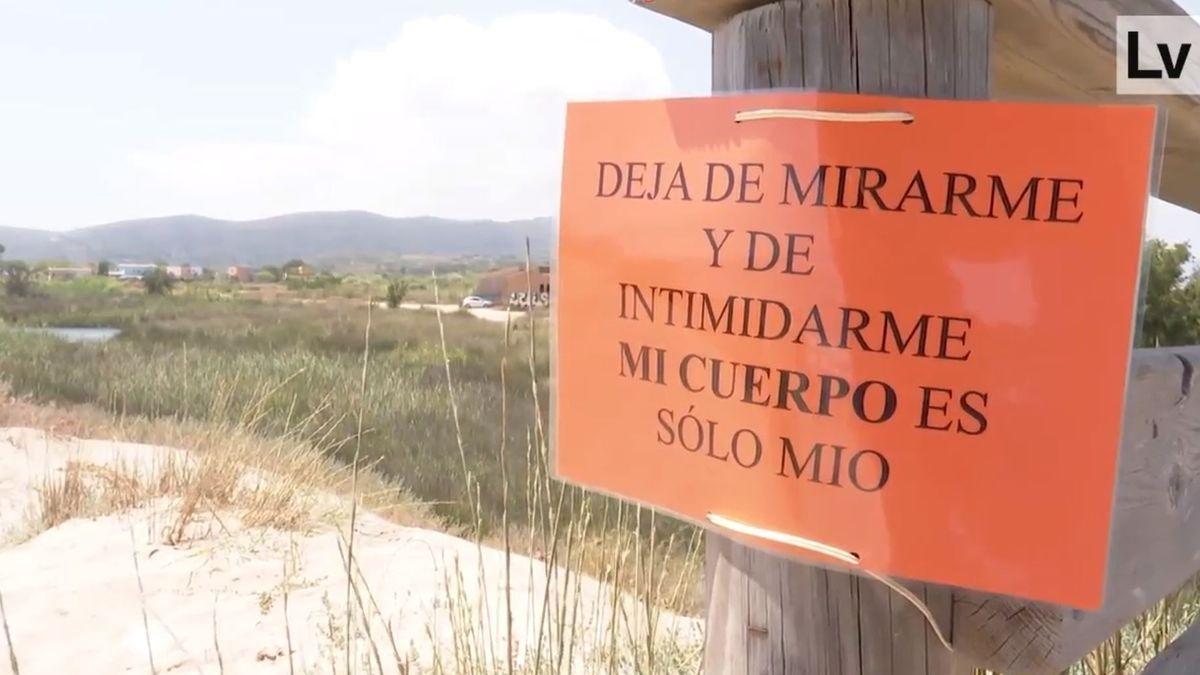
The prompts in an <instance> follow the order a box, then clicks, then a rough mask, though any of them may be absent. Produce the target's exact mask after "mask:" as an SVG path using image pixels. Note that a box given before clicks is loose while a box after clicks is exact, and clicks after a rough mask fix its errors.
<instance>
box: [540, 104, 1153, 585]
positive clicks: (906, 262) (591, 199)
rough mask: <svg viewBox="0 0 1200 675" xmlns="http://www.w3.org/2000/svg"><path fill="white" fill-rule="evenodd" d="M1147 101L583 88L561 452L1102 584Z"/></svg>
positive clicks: (792, 521) (778, 540)
mask: <svg viewBox="0 0 1200 675" xmlns="http://www.w3.org/2000/svg"><path fill="white" fill-rule="evenodd" d="M830 113H832V114H830ZM1154 124H1155V113H1154V110H1153V109H1152V108H1149V107H1125V106H1076V105H1043V104H1028V103H996V102H952V101H933V100H910V99H894V98H878V97H865V96H849V95H832V94H756V95H746V96H733V97H726V98H706V99H688V100H669V101H638V102H615V103H583V104H573V105H571V106H570V107H569V109H568V114H567V138H566V151H565V165H564V170H563V171H564V173H563V193H562V216H561V223H560V226H559V250H558V262H557V266H558V269H557V275H558V276H557V280H556V283H557V286H556V288H555V291H556V297H555V302H556V303H557V307H556V311H557V315H556V317H555V322H556V327H555V331H556V343H555V349H556V358H555V373H554V376H555V391H554V395H555V418H554V424H555V433H554V453H555V463H556V467H557V472H558V475H559V476H560V477H561V478H563V479H565V480H568V481H571V482H574V483H578V484H580V485H584V486H587V487H590V488H593V489H596V490H599V491H601V492H605V493H609V494H612V495H617V496H620V497H623V498H626V499H631V500H636V501H638V502H642V503H646V504H650V505H652V506H654V507H656V508H659V509H661V510H663V511H666V512H669V513H672V514H675V515H677V516H679V517H682V518H685V519H688V520H690V521H693V522H695V523H698V524H701V525H705V526H708V527H716V528H718V529H721V530H722V531H724V532H727V533H731V534H734V533H735V532H738V531H740V532H741V534H735V536H739V537H741V538H743V539H744V540H745V541H748V542H750V543H754V544H756V545H760V546H762V547H763V548H767V549H771V550H774V551H777V552H780V553H787V554H791V555H795V556H800V557H802V558H804V559H805V560H807V561H810V562H816V563H828V564H831V565H857V566H859V567H861V568H864V569H868V570H871V571H875V572H878V573H883V574H889V575H895V576H899V577H905V578H913V579H922V580H929V581H934V582H939V583H946V584H952V585H958V586H967V587H972V588H978V589H983V590H986V591H991V592H996V593H1004V594H1010V595H1017V596H1023V597H1027V598H1033V599H1037V600H1044V601H1051V602H1056V603H1061V604H1067V605H1071V606H1075V607H1081V608H1096V607H1098V606H1099V605H1100V604H1101V601H1102V594H1103V586H1104V574H1105V562H1106V556H1107V549H1108V531H1109V522H1110V511H1111V507H1112V501H1113V481H1114V474H1115V469H1116V463H1117V453H1118V448H1119V446H1120V437H1121V421H1122V413H1123V409H1124V396H1125V388H1126V379H1127V371H1128V367H1129V358H1130V347H1131V342H1132V333H1133V329H1132V326H1133V320H1134V314H1135V305H1136V298H1137V286H1138V273H1139V261H1140V256H1141V247H1142V226H1143V219H1144V215H1145V208H1146V202H1147V188H1148V184H1149V176H1150V163H1151V156H1152V139H1153V134H1154ZM747 533H750V534H747Z"/></svg>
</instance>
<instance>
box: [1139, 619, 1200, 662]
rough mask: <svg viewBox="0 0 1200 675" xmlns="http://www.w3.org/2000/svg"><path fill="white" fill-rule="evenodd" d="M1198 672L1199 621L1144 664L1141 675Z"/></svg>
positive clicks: (1199, 655)
mask: <svg viewBox="0 0 1200 675" xmlns="http://www.w3.org/2000/svg"><path fill="white" fill-rule="evenodd" d="M1198 670H1200V621H1198V622H1196V623H1194V624H1192V626H1191V627H1190V628H1188V629H1187V630H1186V631H1184V633H1183V635H1180V636H1179V637H1178V638H1176V639H1175V641H1174V642H1172V643H1171V644H1169V645H1167V648H1166V649H1164V650H1162V651H1161V652H1160V653H1159V654H1158V655H1157V656H1155V657H1154V658H1153V659H1151V660H1150V663H1147V664H1146V667H1145V668H1144V669H1143V670H1142V675H1196V671H1198Z"/></svg>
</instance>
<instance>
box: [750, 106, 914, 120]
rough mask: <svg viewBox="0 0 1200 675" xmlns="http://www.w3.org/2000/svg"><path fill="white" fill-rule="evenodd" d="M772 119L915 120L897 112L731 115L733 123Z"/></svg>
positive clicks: (770, 110) (776, 111)
mask: <svg viewBox="0 0 1200 675" xmlns="http://www.w3.org/2000/svg"><path fill="white" fill-rule="evenodd" d="M774 119H784V120H812V121H815V122H860V123H861V122H899V123H901V124H912V122H913V120H914V119H916V118H915V117H913V116H912V114H911V113H906V112H899V111H893V112H888V111H880V112H838V111H835V110H799V109H794V108H761V109H759V110H741V111H738V112H737V113H734V115H733V121H734V122H752V121H754V120H774Z"/></svg>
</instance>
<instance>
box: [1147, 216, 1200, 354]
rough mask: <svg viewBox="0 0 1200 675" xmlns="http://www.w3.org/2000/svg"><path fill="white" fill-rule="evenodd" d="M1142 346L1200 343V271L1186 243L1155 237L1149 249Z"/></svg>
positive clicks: (1148, 246)
mask: <svg viewBox="0 0 1200 675" xmlns="http://www.w3.org/2000/svg"><path fill="white" fill-rule="evenodd" d="M1145 255H1146V258H1147V262H1146V268H1147V272H1146V276H1145V277H1144V279H1145V284H1146V301H1145V305H1144V310H1143V312H1144V313H1143V316H1142V333H1141V335H1142V337H1141V346H1144V347H1159V346H1161V347H1168V346H1174V345H1194V344H1200V274H1198V273H1197V272H1196V271H1192V272H1188V265H1189V264H1190V263H1191V262H1192V261H1193V257H1192V251H1191V249H1190V248H1189V247H1188V246H1187V245H1186V244H1174V245H1170V244H1167V243H1166V242H1163V241H1161V240H1158V239H1155V240H1152V241H1151V242H1150V243H1149V244H1148V245H1147V248H1146V253H1145Z"/></svg>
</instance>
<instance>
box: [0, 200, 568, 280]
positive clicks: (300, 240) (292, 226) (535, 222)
mask: <svg viewBox="0 0 1200 675" xmlns="http://www.w3.org/2000/svg"><path fill="white" fill-rule="evenodd" d="M526 237H528V238H529V240H530V245H531V247H532V249H533V254H534V255H535V256H537V257H539V258H544V257H546V256H547V255H548V254H549V251H550V246H551V240H552V238H553V221H552V220H551V219H550V218H532V219H528V220H515V221H492V220H448V219H444V218H433V217H424V216H422V217H413V218H391V217H388V216H382V215H379V214H377V213H370V212H366V211H321V212H316V211H314V212H306V213H291V214H287V215H281V216H274V217H272V218H263V219H260V220H245V221H234V220H219V219H216V218H206V217H204V216H196V215H181V216H167V217H163V218H146V219H139V220H125V221H120V222H116V223H108V224H105V225H95V226H92V227H84V228H80V229H76V230H69V231H65V232H50V231H45V230H32V229H25V228H15V227H0V244H2V245H4V247H5V248H6V249H7V251H6V252H5V254H4V257H5V258H7V259H10V260H16V259H20V260H27V261H37V260H62V261H71V262H76V263H83V262H96V261H99V260H109V261H113V262H169V263H190V264H192V265H203V266H206V267H213V266H224V265H232V264H240V265H266V264H276V265H278V264H280V263H281V262H282V261H285V260H289V259H293V258H298V259H301V260H305V261H308V262H310V263H323V264H334V263H345V262H387V261H395V260H400V259H403V258H409V257H437V258H445V257H473V256H484V257H490V258H520V257H523V256H524V254H525V239H526Z"/></svg>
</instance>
